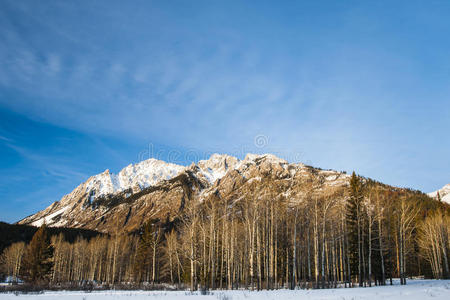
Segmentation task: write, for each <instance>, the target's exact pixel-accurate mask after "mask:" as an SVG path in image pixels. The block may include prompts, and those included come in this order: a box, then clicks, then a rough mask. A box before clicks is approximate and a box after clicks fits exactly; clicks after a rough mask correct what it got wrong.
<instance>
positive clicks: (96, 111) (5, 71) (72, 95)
mask: <svg viewBox="0 0 450 300" xmlns="http://www.w3.org/2000/svg"><path fill="white" fill-rule="evenodd" d="M449 15H450V2H448V1H411V0H409V1H281V2H280V1H195V0H194V1H134V0H133V1H125V2H124V1H72V2H69V1H44V2H42V1H14V0H12V1H8V0H0V40H1V41H2V42H1V43H0V164H1V168H0V197H1V198H0V220H3V221H8V222H14V221H17V220H19V219H21V218H23V217H25V216H27V215H29V214H32V213H34V212H36V211H37V210H40V209H42V208H44V207H46V206H47V205H49V204H50V203H52V202H53V201H56V200H59V199H60V198H61V196H63V195H64V194H66V193H69V192H70V191H71V190H72V189H73V188H75V187H76V186H77V185H78V184H79V183H81V182H82V181H84V180H86V179H87V178H88V177H89V176H91V175H94V174H96V173H99V172H102V171H104V170H105V169H110V170H112V171H113V172H117V171H119V170H120V169H121V168H122V167H124V166H126V165H127V164H129V163H132V162H137V161H139V160H141V159H144V158H148V157H151V156H154V157H156V158H160V159H164V160H166V161H167V160H169V161H172V162H176V163H182V164H188V163H190V162H191V161H196V160H198V159H202V158H206V157H208V155H209V154H210V153H212V152H219V153H228V154H232V155H236V156H239V157H243V156H244V155H245V153H246V152H257V153H265V152H271V153H275V154H278V155H279V156H282V157H284V158H286V159H288V160H289V161H291V162H305V163H308V164H311V165H314V166H318V167H322V168H332V169H337V170H346V171H352V170H355V171H356V172H357V173H359V174H362V175H364V176H368V177H372V178H374V179H377V180H380V181H383V182H385V183H388V184H392V185H397V186H402V187H410V188H414V189H420V190H422V191H426V192H428V191H432V190H435V189H437V188H440V187H441V186H443V185H444V184H447V183H449V182H450V171H449V170H450V168H449V166H450V156H449V150H448V149H450V138H449V136H450V55H449V53H450V38H449V37H450V18H448V16H449ZM261 136H262V138H261ZM255 139H256V140H258V141H261V139H262V142H263V145H262V146H261V145H259V147H258V146H257V145H255Z"/></svg>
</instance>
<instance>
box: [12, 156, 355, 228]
mask: <svg viewBox="0 0 450 300" xmlns="http://www.w3.org/2000/svg"><path fill="white" fill-rule="evenodd" d="M349 179H350V176H349V175H347V174H345V173H343V172H337V171H332V170H321V169H317V168H313V167H310V166H307V165H304V164H301V163H299V164H289V163H288V162H287V161H285V160H283V159H281V158H278V157H276V156H274V155H271V154H264V155H255V154H247V156H246V157H245V159H243V160H239V159H237V158H235V157H232V156H229V155H219V154H213V155H212V156H211V157H210V158H209V159H208V160H202V161H199V162H198V163H197V164H191V165H190V166H180V165H176V164H171V163H166V162H164V161H160V160H156V159H149V160H145V161H142V162H140V163H137V164H134V165H129V166H127V167H126V168H124V169H123V170H121V171H120V172H119V173H118V174H112V173H111V172H110V171H109V170H106V171H105V172H103V173H101V174H98V175H95V176H92V177H90V178H89V179H88V180H87V181H86V182H84V183H82V184H80V185H79V186H78V187H77V188H75V189H74V190H73V191H72V192H71V193H70V194H68V195H65V196H64V197H63V198H62V199H61V200H60V201H57V202H54V203H53V204H52V205H50V206H49V207H47V208H46V209H44V210H42V211H40V212H38V213H36V214H34V215H31V216H29V217H26V218H25V219H23V220H21V221H19V222H18V223H19V224H27V225H34V226H40V225H41V224H43V223H44V222H45V223H46V224H47V225H49V226H56V227H58V226H65V227H75V228H84V229H95V230H98V231H101V232H112V231H114V230H116V229H119V228H121V229H125V230H126V231H129V232H132V231H135V230H137V229H138V228H139V227H140V226H141V225H142V224H143V223H144V222H145V221H146V220H148V219H150V218H152V219H159V220H163V221H167V222H171V221H173V220H175V219H176V218H177V216H178V215H179V214H180V212H182V210H183V207H184V205H185V203H186V201H192V200H193V199H196V200H198V201H203V200H204V199H207V198H208V197H220V198H223V199H239V198H242V197H262V195H263V194H265V195H266V194H267V193H277V195H282V196H284V197H289V198H290V199H297V200H300V199H302V198H304V197H305V196H306V195H307V194H308V195H311V194H326V193H331V192H333V193H334V192H339V191H341V192H344V191H345V187H347V186H348V184H349ZM307 186H308V187H309V188H306V187H307Z"/></svg>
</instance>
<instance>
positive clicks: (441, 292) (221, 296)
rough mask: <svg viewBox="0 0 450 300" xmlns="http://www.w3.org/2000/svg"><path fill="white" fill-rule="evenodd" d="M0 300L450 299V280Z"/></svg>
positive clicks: (25, 296) (11, 295)
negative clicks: (355, 285) (360, 286)
mask: <svg viewBox="0 0 450 300" xmlns="http://www.w3.org/2000/svg"><path fill="white" fill-rule="evenodd" d="M0 299H1V300H3V299H4V300H7V299H38V300H58V299H63V300H66V299H67V300H72V299H83V300H94V299H99V300H103V299H116V300H126V299H136V300H140V299H158V300H169V299H177V300H181V299H186V300H194V299H201V300H209V299H211V300H212V299H218V300H240V299H246V300H251V299H265V300H270V299H274V300H275V299H283V300H291V299H292V300H294V299H308V300H315V299H317V300H318V299H340V300H358V299H367V300H378V299H408V300H425V299H436V300H440V299H442V300H444V299H445V300H448V299H450V280H409V281H408V284H407V285H400V284H399V282H395V285H394V286H389V285H388V286H376V287H371V288H351V289H345V288H339V289H323V290H274V291H259V292H257V291H247V290H245V291H244V290H233V291H222V290H217V291H210V292H207V293H206V295H204V294H202V293H201V292H194V293H191V292H188V291H101V292H91V293H86V292H72V291H66V292H44V293H41V294H14V293H8V294H0Z"/></svg>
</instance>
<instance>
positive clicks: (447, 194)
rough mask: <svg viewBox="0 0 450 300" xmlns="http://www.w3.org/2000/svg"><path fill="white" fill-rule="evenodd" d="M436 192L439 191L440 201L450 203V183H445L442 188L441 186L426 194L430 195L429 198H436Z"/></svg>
mask: <svg viewBox="0 0 450 300" xmlns="http://www.w3.org/2000/svg"><path fill="white" fill-rule="evenodd" d="M438 193H439V196H440V197H441V201H443V202H446V203H448V204H450V183H449V184H447V185H445V186H444V187H443V188H441V189H439V190H437V191H434V192H431V193H428V196H430V197H431V198H435V199H437V198H438Z"/></svg>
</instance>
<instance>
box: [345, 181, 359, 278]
mask: <svg viewBox="0 0 450 300" xmlns="http://www.w3.org/2000/svg"><path fill="white" fill-rule="evenodd" d="M362 199H363V196H362V184H361V181H360V179H359V177H358V176H356V174H355V172H353V174H352V178H351V179H350V197H349V199H348V201H347V206H346V210H347V212H346V215H347V219H346V221H347V230H348V256H349V261H350V274H351V275H352V276H355V275H357V276H358V283H359V284H360V285H361V284H362V267H363V266H362V265H361V256H362V253H361V235H362V232H361V204H362Z"/></svg>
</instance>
